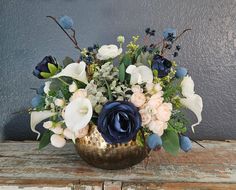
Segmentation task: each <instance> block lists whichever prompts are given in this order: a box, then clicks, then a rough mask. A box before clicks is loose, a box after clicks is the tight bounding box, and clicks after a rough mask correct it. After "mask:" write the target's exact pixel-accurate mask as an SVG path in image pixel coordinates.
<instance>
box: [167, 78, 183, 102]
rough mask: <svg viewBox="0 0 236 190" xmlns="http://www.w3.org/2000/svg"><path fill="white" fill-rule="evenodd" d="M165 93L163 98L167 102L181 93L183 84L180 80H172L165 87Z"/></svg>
mask: <svg viewBox="0 0 236 190" xmlns="http://www.w3.org/2000/svg"><path fill="white" fill-rule="evenodd" d="M163 91H164V94H163V98H164V100H165V101H166V102H169V101H171V99H172V98H174V97H175V96H176V95H178V94H180V92H181V86H180V84H179V81H171V82H170V83H169V84H168V85H166V86H165V87H164V89H163Z"/></svg>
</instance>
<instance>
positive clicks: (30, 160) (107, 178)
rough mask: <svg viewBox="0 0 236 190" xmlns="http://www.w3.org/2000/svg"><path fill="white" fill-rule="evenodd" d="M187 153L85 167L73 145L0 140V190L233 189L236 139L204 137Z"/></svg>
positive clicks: (234, 183) (160, 154) (164, 154)
mask: <svg viewBox="0 0 236 190" xmlns="http://www.w3.org/2000/svg"><path fill="white" fill-rule="evenodd" d="M201 143H202V144H203V145H204V146H205V147H206V148H205V149H203V148H201V147H199V146H198V145H194V147H193V150H192V151H191V152H189V153H188V154H186V153H184V152H181V153H180V154H179V156H178V157H172V156H170V155H168V154H167V153H165V152H164V151H162V150H161V151H159V152H153V153H152V154H151V156H150V157H149V159H148V162H147V160H145V161H143V162H142V163H140V164H138V165H136V166H134V167H132V168H128V169H125V170H116V171H111V170H102V169H97V168H94V167H91V166H89V165H88V164H86V163H85V162H84V161H83V160H81V158H80V157H79V156H78V155H77V154H76V152H75V149H74V146H73V144H67V145H66V146H65V147H64V148H62V149H56V148H54V147H52V146H49V147H47V148H46V149H44V150H41V151H39V150H37V142H4V143H0V190H11V189H13V190H15V189H22V188H23V190H31V189H40V190H46V189H47V190H51V189H52V190H102V189H103V190H121V189H122V190H145V189H149V190H158V189H159V190H172V189H175V190H180V189H186V190H187V189H188V190H191V189H194V190H203V189H204V190H208V189H210V190H211V189H214V190H215V189H217V190H221V189H224V190H233V189H234V190H236V141H230V142H219V141H203V142H201Z"/></svg>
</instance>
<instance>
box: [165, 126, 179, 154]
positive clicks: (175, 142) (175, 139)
mask: <svg viewBox="0 0 236 190" xmlns="http://www.w3.org/2000/svg"><path fill="white" fill-rule="evenodd" d="M161 139H162V142H163V144H162V146H163V148H164V149H165V151H166V152H168V153H170V154H172V155H174V156H176V155H177V153H178V151H179V136H178V134H177V133H176V132H175V130H165V132H164V134H163V135H162V137H161Z"/></svg>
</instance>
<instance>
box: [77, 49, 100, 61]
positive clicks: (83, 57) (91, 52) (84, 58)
mask: <svg viewBox="0 0 236 190" xmlns="http://www.w3.org/2000/svg"><path fill="white" fill-rule="evenodd" d="M98 49H99V45H98V44H94V45H93V46H89V47H88V48H87V53H86V55H81V56H80V61H84V62H85V63H86V64H88V65H89V64H91V63H92V62H93V61H94V54H95V53H96V52H97V50H98Z"/></svg>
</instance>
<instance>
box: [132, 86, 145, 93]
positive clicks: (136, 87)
mask: <svg viewBox="0 0 236 190" xmlns="http://www.w3.org/2000/svg"><path fill="white" fill-rule="evenodd" d="M131 90H132V92H133V93H136V92H143V89H142V88H141V87H140V86H139V85H133V86H132V87H131Z"/></svg>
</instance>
